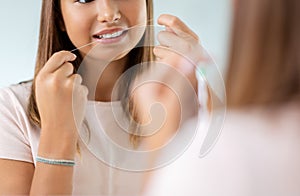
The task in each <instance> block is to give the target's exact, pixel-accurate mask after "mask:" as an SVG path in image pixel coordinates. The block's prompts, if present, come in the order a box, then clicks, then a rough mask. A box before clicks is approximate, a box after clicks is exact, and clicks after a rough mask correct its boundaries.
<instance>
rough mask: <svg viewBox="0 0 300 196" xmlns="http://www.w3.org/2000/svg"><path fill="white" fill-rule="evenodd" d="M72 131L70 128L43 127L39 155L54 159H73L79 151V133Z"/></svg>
mask: <svg viewBox="0 0 300 196" xmlns="http://www.w3.org/2000/svg"><path fill="white" fill-rule="evenodd" d="M71 132H72V131H70V130H68V131H65V130H62V129H56V130H53V129H48V128H43V129H42V130H41V136H40V143H39V149H38V155H39V156H43V157H47V158H53V159H70V160H73V159H74V157H75V154H76V151H77V141H78V136H77V135H78V134H77V133H76V134H72V133H71ZM58 133H60V134H58Z"/></svg>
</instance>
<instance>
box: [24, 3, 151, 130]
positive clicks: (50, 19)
mask: <svg viewBox="0 0 300 196" xmlns="http://www.w3.org/2000/svg"><path fill="white" fill-rule="evenodd" d="M146 3H147V21H148V22H147V23H148V25H152V24H153V22H152V18H153V2H152V0H146ZM62 24H63V17H62V13H61V9H60V0H43V3H42V10H41V22H40V33H39V44H38V52H37V59H36V66H35V72H34V79H33V82H32V88H31V94H30V98H29V104H28V108H27V110H28V115H29V118H30V121H31V122H32V123H33V124H35V125H37V126H39V127H40V126H41V119H40V114H39V111H38V107H37V103H36V96H35V80H36V77H37V75H38V73H39V72H40V70H41V69H42V68H43V66H44V65H45V63H46V62H47V61H48V59H49V58H50V57H51V56H52V55H53V54H54V53H55V52H58V51H61V50H69V51H70V50H72V49H74V48H75V46H74V45H73V44H72V42H71V40H70V39H69V37H68V35H67V33H66V32H65V31H63V30H62V28H61V25H62ZM148 39H151V32H149V31H146V32H145V35H144V37H143V39H142V41H147V42H149V40H148ZM75 54H76V55H77V59H76V61H75V62H73V65H74V71H75V72H76V71H77V70H78V68H79V65H80V64H81V62H82V60H83V59H82V57H81V55H80V53H79V51H77V52H75ZM152 59H153V53H152V50H151V48H150V47H140V48H135V49H133V50H132V51H131V52H130V53H129V54H128V62H130V63H128V65H127V66H126V69H128V68H130V66H131V65H134V64H138V63H141V62H149V61H152ZM135 76H136V73H133V74H132V75H131V76H130V77H129V78H128V80H126V81H125V82H126V84H125V87H126V89H127V91H129V88H130V84H131V82H132V81H133V79H134V77H135ZM127 95H128V93H126V96H123V97H122V99H123V100H128V99H127ZM123 100H121V102H124V101H123Z"/></svg>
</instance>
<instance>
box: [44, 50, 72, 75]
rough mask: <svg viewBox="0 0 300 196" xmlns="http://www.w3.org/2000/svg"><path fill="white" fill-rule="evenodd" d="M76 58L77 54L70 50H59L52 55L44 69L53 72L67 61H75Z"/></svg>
mask: <svg viewBox="0 0 300 196" xmlns="http://www.w3.org/2000/svg"><path fill="white" fill-rule="evenodd" d="M75 59H76V55H75V54H73V53H71V52H69V51H60V52H57V53H55V54H53V55H52V56H51V57H50V59H49V60H48V62H47V63H46V64H45V66H44V68H43V71H44V72H48V73H53V72H55V71H56V70H57V69H58V68H59V67H60V66H62V65H63V64H64V63H65V62H68V61H74V60H75Z"/></svg>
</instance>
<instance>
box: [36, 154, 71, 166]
mask: <svg viewBox="0 0 300 196" xmlns="http://www.w3.org/2000/svg"><path fill="white" fill-rule="evenodd" d="M36 161H37V162H40V163H45V164H50V165H63V166H74V165H75V161H72V160H63V159H47V158H44V157H40V156H37V157H36Z"/></svg>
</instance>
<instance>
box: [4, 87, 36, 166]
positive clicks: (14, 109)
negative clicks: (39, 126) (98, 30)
mask: <svg viewBox="0 0 300 196" xmlns="http://www.w3.org/2000/svg"><path fill="white" fill-rule="evenodd" d="M24 116H26V111H25V110H24V108H23V106H22V104H20V103H19V101H18V99H17V97H16V96H15V95H14V93H13V92H12V91H11V90H10V89H9V88H3V89H0V159H9V160H18V161H25V162H30V163H32V162H33V159H32V153H31V148H30V145H29V141H28V138H27V137H26V134H25V132H26V130H25V129H26V128H25V127H24V125H23V123H22V119H24Z"/></svg>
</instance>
